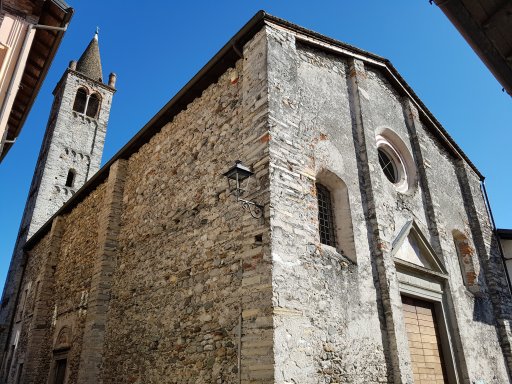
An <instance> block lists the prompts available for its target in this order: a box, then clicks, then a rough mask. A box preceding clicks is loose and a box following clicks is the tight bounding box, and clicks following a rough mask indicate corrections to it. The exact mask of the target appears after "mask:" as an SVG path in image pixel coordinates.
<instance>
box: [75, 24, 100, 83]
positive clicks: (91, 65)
mask: <svg viewBox="0 0 512 384" xmlns="http://www.w3.org/2000/svg"><path fill="white" fill-rule="evenodd" d="M98 32H99V28H98V27H96V33H95V34H94V37H93V38H92V40H91V42H90V43H89V45H88V46H87V48H86V49H85V51H84V53H82V56H80V58H79V59H78V62H77V64H76V70H77V72H80V73H82V74H83V75H85V76H87V77H89V78H91V79H92V80H95V81H99V82H103V73H102V71H101V59H100V47H99V45H98Z"/></svg>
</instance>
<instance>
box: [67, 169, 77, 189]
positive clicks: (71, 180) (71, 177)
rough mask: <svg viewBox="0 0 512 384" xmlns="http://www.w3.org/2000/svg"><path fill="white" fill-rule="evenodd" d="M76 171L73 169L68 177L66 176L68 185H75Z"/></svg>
mask: <svg viewBox="0 0 512 384" xmlns="http://www.w3.org/2000/svg"><path fill="white" fill-rule="evenodd" d="M75 176H76V172H75V171H74V170H73V169H70V170H69V171H68V177H66V187H70V188H71V187H73V185H74V184H75Z"/></svg>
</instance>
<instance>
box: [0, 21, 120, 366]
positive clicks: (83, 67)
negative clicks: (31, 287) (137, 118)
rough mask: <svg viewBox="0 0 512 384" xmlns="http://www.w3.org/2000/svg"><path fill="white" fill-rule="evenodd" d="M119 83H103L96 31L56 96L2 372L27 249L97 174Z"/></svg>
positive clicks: (2, 316)
mask: <svg viewBox="0 0 512 384" xmlns="http://www.w3.org/2000/svg"><path fill="white" fill-rule="evenodd" d="M115 82H116V75H115V74H114V73H111V74H110V76H109V79H108V83H104V82H103V72H102V67H101V59H100V50H99V45H98V32H97V31H96V34H95V35H94V37H93V38H92V40H91V42H90V43H89V45H88V46H87V48H86V49H85V51H84V52H83V54H82V56H80V58H79V59H78V61H71V62H70V63H69V67H68V68H67V69H66V70H65V72H64V74H63V75H62V77H61V79H60V81H59V82H58V84H57V86H56V87H55V89H54V91H53V95H54V101H53V105H52V108H51V111H50V116H49V119H48V123H47V126H46V132H45V136H44V139H43V143H42V146H41V150H40V152H39V157H38V160H37V164H36V168H35V171H34V176H33V178H32V184H31V186H30V191H29V195H28V199H27V202H26V205H25V210H24V213H23V218H22V221H21V226H20V230H19V232H18V238H17V240H16V245H15V248H14V253H13V256H12V259H11V264H10V267H9V272H8V275H7V280H6V283H5V287H4V292H3V296H2V302H1V306H0V331H1V332H0V348H1V352H4V356H3V363H2V371H3V372H5V370H6V368H7V369H8V367H6V365H9V351H10V350H11V349H12V347H13V346H12V345H11V344H12V340H14V339H15V338H16V332H17V323H16V319H15V318H14V316H15V314H14V313H13V311H14V308H15V303H16V301H20V300H23V298H22V297H21V296H23V294H22V293H20V292H24V291H25V290H26V287H20V286H19V284H20V281H21V276H22V274H23V264H24V258H25V255H24V252H23V246H24V244H25V243H26V241H27V240H28V239H29V238H30V237H31V236H32V235H33V234H34V233H35V232H37V230H38V229H39V228H41V226H43V225H44V224H45V223H46V222H47V221H48V220H49V219H50V218H51V217H52V216H53V215H54V214H55V212H57V211H58V210H59V208H60V207H62V205H63V204H64V203H65V202H66V201H67V200H68V199H69V198H70V197H71V196H72V195H73V194H74V193H75V192H76V191H77V190H78V189H80V187H81V186H82V185H83V184H84V183H85V182H86V181H87V180H88V179H89V178H90V177H91V176H92V175H94V173H96V172H97V171H98V169H99V167H100V164H101V157H102V153H103V145H104V142H105V134H106V130H107V123H108V119H109V116H110V107H111V103H112V96H113V95H114V93H115V91H116V90H115ZM17 316H18V315H17V314H16V317H17ZM9 340H10V341H9ZM8 342H9V344H7V343H8ZM1 375H2V373H0V376H1Z"/></svg>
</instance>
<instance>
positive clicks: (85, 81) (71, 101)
mask: <svg viewBox="0 0 512 384" xmlns="http://www.w3.org/2000/svg"><path fill="white" fill-rule="evenodd" d="M115 80H116V76H115V74H113V73H112V74H110V76H109V81H108V84H104V83H103V73H102V68H101V59H100V50H99V45H98V33H97V32H96V34H95V35H94V37H93V39H92V40H91V42H90V43H89V45H88V46H87V48H86V49H85V51H84V53H83V54H82V56H81V57H80V58H79V59H78V61H71V62H70V64H69V67H68V68H67V69H66V71H65V72H64V74H63V76H62V78H61V80H60V81H59V83H58V84H57V86H56V87H55V89H54V91H53V95H54V102H53V107H52V110H51V112H50V117H49V120H48V126H47V128H46V134H45V138H44V141H43V146H42V147H41V152H40V155H39V159H38V164H37V166H36V171H35V174H34V178H33V181H32V185H31V190H30V194H29V201H28V202H27V208H28V211H26V212H25V216H27V217H26V218H25V217H24V220H23V221H24V222H23V224H24V225H25V226H26V227H27V228H26V229H27V234H28V237H30V236H32V235H33V234H34V233H35V232H36V231H37V230H38V229H39V228H40V227H41V226H42V225H43V224H44V223H46V221H47V220H48V219H49V218H50V217H51V216H52V215H53V214H54V213H55V212H56V211H57V210H58V209H59V208H60V207H61V206H62V205H63V204H64V203H65V202H66V201H67V200H68V199H69V198H70V197H71V196H72V195H73V194H74V193H75V192H76V191H77V190H78V189H80V187H81V186H82V185H83V184H84V183H85V182H86V181H87V180H88V179H89V178H90V177H91V176H92V175H93V174H94V173H96V171H98V169H99V167H100V164H101V156H102V153H103V145H104V142H105V134H106V131H107V123H108V119H109V116H110V106H111V102H112V96H113V94H114V92H115V88H114V87H115ZM31 196H33V197H34V199H33V200H34V201H30V200H31ZM30 207H32V209H30ZM30 211H32V212H30ZM25 219H26V220H25ZM22 229H23V228H22Z"/></svg>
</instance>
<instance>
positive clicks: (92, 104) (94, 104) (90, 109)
mask: <svg viewBox="0 0 512 384" xmlns="http://www.w3.org/2000/svg"><path fill="white" fill-rule="evenodd" d="M99 107H100V97H99V95H98V94H97V93H93V94H92V95H91V96H89V101H88V102H87V113H86V115H87V116H89V117H92V118H96V116H97V115H98V109H99Z"/></svg>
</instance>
